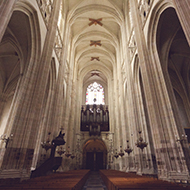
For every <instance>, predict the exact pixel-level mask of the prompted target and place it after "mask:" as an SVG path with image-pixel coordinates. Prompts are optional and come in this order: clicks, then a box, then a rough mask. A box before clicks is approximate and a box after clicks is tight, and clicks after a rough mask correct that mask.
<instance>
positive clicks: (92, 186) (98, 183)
mask: <svg viewBox="0 0 190 190" xmlns="http://www.w3.org/2000/svg"><path fill="white" fill-rule="evenodd" d="M82 190H107V188H106V186H105V184H104V182H103V180H102V178H101V177H100V174H99V172H98V171H91V172H90V175H89V177H88V179H87V181H86V183H85V185H84V187H83V189H82Z"/></svg>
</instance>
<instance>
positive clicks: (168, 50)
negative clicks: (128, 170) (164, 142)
mask: <svg viewBox="0 0 190 190" xmlns="http://www.w3.org/2000/svg"><path fill="white" fill-rule="evenodd" d="M151 17H152V20H151V22H150V23H149V30H148V35H149V36H147V39H148V40H147V42H148V49H149V51H150V55H151V58H152V63H154V64H152V69H154V71H155V72H154V78H156V79H157V81H159V86H158V89H157V94H158V95H159V94H160V97H162V99H161V102H162V104H163V105H165V106H164V109H165V110H166V113H167V123H166V125H165V126H162V127H160V129H159V130H160V134H161V135H162V133H164V134H169V135H170V136H171V138H172V139H175V138H176V137H177V136H179V138H181V137H182V135H184V133H185V130H184V127H186V126H182V123H183V122H182V117H181V114H182V112H181V111H180V110H179V103H178V101H179V100H181V97H182V94H186V95H185V96H184V97H183V98H182V99H183V102H184V103H183V104H181V103H180V105H184V106H185V108H183V109H182V110H183V114H184V109H185V110H186V113H185V115H183V116H184V117H186V120H188V123H189V121H190V113H189V108H190V103H189V99H188V98H187V93H188V92H187V90H186V89H185V88H184V85H181V83H182V81H183V80H182V79H183V72H182V73H181V72H179V68H182V67H181V66H182V62H183V61H184V60H185V59H186V58H185V57H184V59H183V60H182V59H181V58H179V57H178V58H176V59H175V61H176V62H175V61H174V62H173V61H171V55H172V53H177V55H179V54H180V55H181V52H180V53H179V49H177V48H178V47H181V48H180V49H181V50H182V51H184V50H185V51H186V50H187V48H186V47H187V46H186V45H184V44H183V46H181V44H180V43H179V42H180V41H181V39H182V41H186V44H187V40H186V39H185V35H184V33H183V29H182V27H181V23H180V21H179V18H178V16H177V14H176V10H175V7H174V5H173V4H172V2H167V3H166V2H160V3H159V4H157V5H156V6H155V7H154V9H153V11H152V15H151ZM164 31H165V34H164ZM166 31H167V32H166ZM177 40H180V41H178V43H179V44H178V43H177ZM182 47H183V48H182ZM188 51H190V49H189V47H188ZM178 61H179V62H178ZM177 62H178V63H179V64H178V63H177ZM184 66H185V67H186V73H187V71H188V70H189V68H188V67H187V66H186V64H184ZM188 72H189V71H188ZM187 74H188V73H187ZM187 74H186V76H187ZM186 78H187V77H186ZM188 88H189V87H188ZM176 89H177V91H176ZM179 89H180V91H179ZM176 92H178V93H176ZM157 94H156V95H157ZM179 97H180V98H179ZM187 108H188V109H187ZM167 110H172V111H171V112H168V111H167ZM180 112H181V113H180ZM165 117H166V116H165ZM164 122H165V121H164ZM188 126H189V125H188ZM174 150H175V149H174ZM183 151H184V152H183V153H184V154H185V157H186V160H185V162H186V163H187V166H188V168H189V151H188V149H186V150H183ZM175 154H178V151H176V152H175ZM184 165H185V164H184ZM173 167H174V168H175V167H176V166H175V165H173ZM175 170H176V168H175Z"/></svg>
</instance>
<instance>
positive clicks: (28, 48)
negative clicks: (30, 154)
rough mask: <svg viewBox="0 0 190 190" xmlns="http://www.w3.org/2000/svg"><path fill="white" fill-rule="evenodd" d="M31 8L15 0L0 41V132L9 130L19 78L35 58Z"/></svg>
mask: <svg viewBox="0 0 190 190" xmlns="http://www.w3.org/2000/svg"><path fill="white" fill-rule="evenodd" d="M38 36H39V24H38V17H37V14H36V13H35V12H34V9H33V7H31V6H29V5H26V6H25V7H24V6H23V3H22V2H18V4H17V5H16V6H15V9H14V10H13V13H12V15H11V17H10V20H9V23H8V26H7V28H6V30H5V33H4V35H3V38H2V41H1V43H0V68H1V69H0V70H1V71H0V78H1V79H2V80H1V84H0V97H1V98H0V117H1V121H0V133H1V134H3V133H6V134H9V133H10V130H11V129H10V128H8V127H7V126H8V123H9V122H10V117H11V113H12V112H13V111H11V110H12V108H13V107H14V103H15V100H16V97H18V92H19V89H20V87H21V84H22V82H23V81H24V80H23V78H24V76H25V75H26V72H27V70H28V68H29V65H30V64H31V63H32V64H33V63H34V62H35V61H36V60H37V59H38V57H39V49H40V39H39V38H38Z"/></svg>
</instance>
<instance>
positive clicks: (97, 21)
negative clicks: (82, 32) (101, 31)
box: [88, 18, 103, 26]
mask: <svg viewBox="0 0 190 190" xmlns="http://www.w3.org/2000/svg"><path fill="white" fill-rule="evenodd" d="M89 21H91V22H90V23H89V24H88V25H89V26H91V25H93V24H95V25H97V24H99V25H100V26H102V25H103V24H102V23H101V22H100V21H102V18H99V19H92V18H89Z"/></svg>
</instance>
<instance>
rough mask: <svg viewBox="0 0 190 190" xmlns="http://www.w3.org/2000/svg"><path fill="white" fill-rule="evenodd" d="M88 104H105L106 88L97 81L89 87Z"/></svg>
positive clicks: (87, 92)
mask: <svg viewBox="0 0 190 190" xmlns="http://www.w3.org/2000/svg"><path fill="white" fill-rule="evenodd" d="M86 104H105V102H104V88H103V87H102V86H101V85H100V84H98V83H97V82H94V83H92V84H90V85H89V86H88V87H87V90H86Z"/></svg>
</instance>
